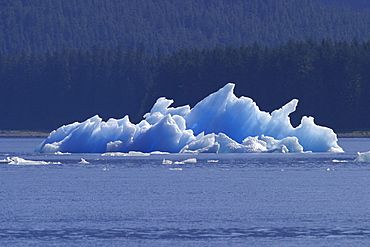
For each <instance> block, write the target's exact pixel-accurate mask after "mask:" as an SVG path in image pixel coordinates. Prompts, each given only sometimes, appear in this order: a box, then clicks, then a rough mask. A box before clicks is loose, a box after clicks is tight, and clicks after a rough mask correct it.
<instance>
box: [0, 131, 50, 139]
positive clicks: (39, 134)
mask: <svg viewBox="0 0 370 247" xmlns="http://www.w3.org/2000/svg"><path fill="white" fill-rule="evenodd" d="M48 135H49V133H46V132H38V131H23V130H0V138H1V137H3V138H6V137H8V138H10V137H11V138H16V137H19V138H26V137H27V138H37V137H42V138H46V137H47V136H48Z"/></svg>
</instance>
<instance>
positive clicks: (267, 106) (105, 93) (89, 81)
mask: <svg viewBox="0 0 370 247" xmlns="http://www.w3.org/2000/svg"><path fill="white" fill-rule="evenodd" d="M369 57H370V41H367V42H358V41H357V40H353V41H352V42H350V43H348V42H346V41H340V42H339V41H332V40H329V39H325V40H322V41H321V42H316V41H314V40H307V41H294V40H290V41H288V42H286V43H285V44H282V45H280V46H277V47H274V48H267V47H265V46H260V45H257V44H254V45H252V46H246V47H238V48H236V47H233V46H229V47H226V48H224V47H216V48H213V49H202V50H199V49H182V50H180V51H176V52H172V53H170V54H167V55H164V54H157V55H150V54H148V53H147V52H146V51H145V48H144V47H139V48H137V49H128V50H126V49H123V48H122V47H121V46H118V47H116V48H112V49H101V48H98V47H93V48H91V49H89V50H69V49H64V50H62V51H60V52H54V53H45V54H38V55H34V54H27V53H23V54H19V55H16V56H15V55H3V56H0V73H1V75H2V77H1V91H0V116H1V118H0V129H31V130H47V131H50V130H51V129H53V128H57V127H59V126H60V125H62V124H66V123H70V122H74V121H83V120H85V119H86V118H88V117H91V116H93V115H95V114H99V115H100V116H102V117H103V118H104V119H105V120H107V119H108V118H109V117H115V118H121V117H123V116H124V115H126V114H128V115H129V116H130V117H131V119H132V120H133V121H134V122H138V121H139V120H141V117H142V116H143V114H144V113H145V112H148V111H149V110H150V108H151V106H152V105H153V104H154V102H155V100H156V99H157V98H158V97H159V96H166V97H168V98H171V99H174V100H175V105H177V106H178V105H183V104H190V105H191V106H194V104H195V103H196V102H198V101H199V100H201V99H202V98H204V97H205V96H207V95H208V94H210V93H212V92H214V91H216V90H217V89H219V88H220V87H222V86H223V85H225V84H226V83H227V82H229V81H232V82H235V83H236V94H237V95H239V96H241V95H245V96H249V97H251V98H252V99H254V100H255V101H256V102H257V104H258V105H259V106H260V107H261V109H262V110H265V111H269V112H271V111H272V110H274V109H276V108H279V107H281V106H282V105H284V104H285V103H287V102H288V101H290V100H291V99H293V98H298V99H299V100H300V103H299V105H298V110H297V112H295V113H294V114H292V119H293V122H294V123H295V124H298V123H299V122H298V120H299V119H300V118H301V116H302V115H310V116H314V117H315V118H316V122H317V123H318V124H321V125H325V126H330V127H331V128H334V129H335V130H336V131H341V130H351V129H357V130H358V129H365V128H369V122H370V115H369V114H368V112H369V110H368V109H370V95H369V94H370V88H369V87H370V83H369V81H370V60H369Z"/></svg>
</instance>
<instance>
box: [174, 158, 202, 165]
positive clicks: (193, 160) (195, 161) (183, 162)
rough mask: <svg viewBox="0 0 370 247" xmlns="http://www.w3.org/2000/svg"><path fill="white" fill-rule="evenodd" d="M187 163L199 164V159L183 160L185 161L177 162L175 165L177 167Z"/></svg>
mask: <svg viewBox="0 0 370 247" xmlns="http://www.w3.org/2000/svg"><path fill="white" fill-rule="evenodd" d="M185 163H197V159H196V158H190V159H186V160H183V161H175V162H174V164H176V165H183V164H185Z"/></svg>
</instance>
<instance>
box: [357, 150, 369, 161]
mask: <svg viewBox="0 0 370 247" xmlns="http://www.w3.org/2000/svg"><path fill="white" fill-rule="evenodd" d="M357 155H358V156H357V158H356V159H355V161H359V162H370V151H368V152H364V153H360V152H357Z"/></svg>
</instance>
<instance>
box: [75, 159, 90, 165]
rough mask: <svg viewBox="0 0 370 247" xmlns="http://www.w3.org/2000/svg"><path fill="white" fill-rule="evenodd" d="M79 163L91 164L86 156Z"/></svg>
mask: <svg viewBox="0 0 370 247" xmlns="http://www.w3.org/2000/svg"><path fill="white" fill-rule="evenodd" d="M78 164H90V162H88V161H87V160H85V159H84V158H81V161H79V162H78Z"/></svg>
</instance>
